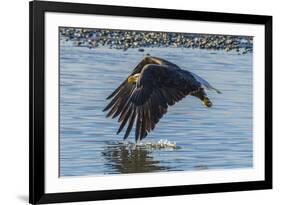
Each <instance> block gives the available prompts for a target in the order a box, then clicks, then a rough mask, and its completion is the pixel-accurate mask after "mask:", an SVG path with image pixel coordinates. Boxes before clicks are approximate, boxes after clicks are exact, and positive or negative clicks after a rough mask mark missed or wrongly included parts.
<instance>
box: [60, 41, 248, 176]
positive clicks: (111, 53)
mask: <svg viewBox="0 0 281 205" xmlns="http://www.w3.org/2000/svg"><path fill="white" fill-rule="evenodd" d="M60 42H61V45H60V176H85V175H97V174H98V175H100V174H117V173H136V172H155V171H167V170H169V171H178V170H184V171H188V170H201V169H229V168H246V167H252V165H253V161H252V160H253V141H252V53H248V54H245V55H238V54H237V53H236V52H225V51H214V50H198V49H187V48H184V49H181V48H146V49H145V52H138V51H137V49H129V50H128V51H126V52H124V51H122V50H115V49H108V48H102V47H100V48H95V49H89V48H85V47H76V46H73V43H71V42H65V41H60ZM146 53H150V54H151V55H153V56H159V57H162V58H165V59H167V60H169V61H171V62H174V63H176V64H177V65H178V66H180V67H181V68H183V69H188V70H190V71H192V72H194V73H196V74H198V75H199V76H201V77H203V78H205V79H206V80H208V81H209V82H210V83H211V84H212V85H213V86H214V87H216V88H218V89H219V90H221V91H222V94H217V93H215V92H208V96H209V98H210V99H211V101H212V102H213V107H212V108H206V107H204V106H203V105H202V103H201V102H200V101H199V100H198V99H196V98H194V97H191V96H189V97H186V98H184V99H183V100H182V101H181V102H179V103H177V104H176V105H174V106H173V107H169V110H168V113H167V114H166V115H165V116H164V117H163V118H162V119H161V120H160V122H159V123H158V124H157V126H156V128H155V130H154V131H153V132H152V133H150V134H149V136H148V137H147V138H146V139H145V141H149V142H150V141H153V142H155V141H158V140H160V139H168V140H169V141H175V142H176V143H177V146H179V148H178V149H146V148H138V149H129V148H128V146H126V145H122V144H119V143H118V141H122V137H123V135H122V134H123V133H121V135H118V136H117V135H116V134H115V133H116V131H117V129H118V127H119V124H118V123H117V121H116V119H110V118H105V113H104V112H102V110H103V108H104V107H105V106H106V104H107V103H108V102H107V101H106V100H105V98H106V97H107V96H108V95H109V94H110V93H111V92H112V91H113V90H114V89H115V88H116V87H117V86H118V85H119V84H120V82H121V81H123V80H124V78H125V77H126V76H127V75H128V74H129V73H130V72H131V70H132V69H133V67H134V66H135V65H136V64H137V63H138V62H139V61H140V60H141V59H142V58H143V56H144V54H146ZM133 135H134V132H132V133H131V137H130V138H129V140H131V141H132V142H133V141H134V137H133Z"/></svg>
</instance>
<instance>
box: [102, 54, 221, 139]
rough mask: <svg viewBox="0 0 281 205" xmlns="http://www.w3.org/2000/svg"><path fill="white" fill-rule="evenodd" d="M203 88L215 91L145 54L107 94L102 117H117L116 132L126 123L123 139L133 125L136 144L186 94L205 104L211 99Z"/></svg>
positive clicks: (173, 67)
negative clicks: (118, 123)
mask: <svg viewBox="0 0 281 205" xmlns="http://www.w3.org/2000/svg"><path fill="white" fill-rule="evenodd" d="M205 89H208V90H215V91H216V92H217V93H220V91H219V90H217V89H216V88H214V87H213V86H211V85H210V84H209V83H208V82H207V81H206V80H204V79H203V78H201V77H199V76H198V75H196V74H194V73H192V72H190V71H187V70H183V69H181V68H180V67H178V66H177V65H175V64H174V63H171V62H169V61H167V60H164V59H161V58H158V57H152V56H146V57H144V59H142V60H141V61H140V62H139V64H138V65H137V66H136V67H135V68H134V70H133V72H132V73H131V74H130V75H129V76H128V77H127V78H126V79H125V80H124V81H123V82H122V83H121V85H119V87H118V88H117V89H116V90H114V91H113V92H112V93H111V94H110V95H109V96H108V97H107V100H108V99H112V100H111V101H110V102H109V104H108V105H107V106H106V107H105V108H104V110H103V111H107V110H109V111H108V114H107V115H106V117H110V116H112V118H115V117H117V116H119V119H118V122H120V123H121V125H120V127H119V129H118V131H117V134H119V133H120V132H121V131H122V129H123V128H124V126H125V125H126V124H127V130H126V132H125V135H124V140H125V139H127V138H128V136H129V134H130V132H131V130H132V128H133V126H134V124H135V123H136V124H135V141H136V142H137V143H138V142H140V141H141V140H142V139H143V138H145V137H146V136H147V134H148V133H149V132H151V131H152V130H153V129H154V128H155V125H156V124H157V123H158V122H159V120H160V118H161V117H162V116H163V115H164V114H165V113H166V112H167V109H168V106H172V105H174V104H175V103H176V102H178V101H180V100H181V99H183V98H184V97H185V96H187V95H192V96H195V97H197V98H199V99H200V100H201V101H202V102H203V104H204V105H205V106H206V107H211V106H212V102H211V101H210V99H209V98H208V97H207V95H206V92H205Z"/></svg>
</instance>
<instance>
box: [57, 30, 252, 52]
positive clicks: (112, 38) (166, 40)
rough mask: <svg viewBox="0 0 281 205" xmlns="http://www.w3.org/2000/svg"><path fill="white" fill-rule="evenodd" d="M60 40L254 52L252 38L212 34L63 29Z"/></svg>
mask: <svg viewBox="0 0 281 205" xmlns="http://www.w3.org/2000/svg"><path fill="white" fill-rule="evenodd" d="M59 31H60V37H62V38H63V39H64V40H66V41H73V42H74V44H75V45H76V46H84V47H88V48H96V47H99V46H106V47H108V48H111V49H122V50H124V51H127V50H128V49H131V48H133V49H138V51H140V52H143V51H145V48H151V47H163V48H165V47H171V48H198V49H212V50H225V51H227V52H228V51H233V50H234V51H236V52H237V53H238V54H246V53H248V52H252V51H253V37H251V36H229V35H211V34H189V33H169V32H151V31H117V30H105V29H80V28H64V27H61V28H60V30H59Z"/></svg>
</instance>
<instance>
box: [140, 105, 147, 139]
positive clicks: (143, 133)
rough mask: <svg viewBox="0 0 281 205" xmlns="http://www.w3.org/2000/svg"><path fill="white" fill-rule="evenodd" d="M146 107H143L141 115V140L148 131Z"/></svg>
mask: <svg viewBox="0 0 281 205" xmlns="http://www.w3.org/2000/svg"><path fill="white" fill-rule="evenodd" d="M145 112H146V109H145V107H143V108H142V115H141V129H140V136H139V138H140V140H142V139H143V138H144V135H145V133H146V126H147V125H146V120H147V119H146V115H145Z"/></svg>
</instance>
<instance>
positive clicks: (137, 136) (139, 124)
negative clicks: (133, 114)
mask: <svg viewBox="0 0 281 205" xmlns="http://www.w3.org/2000/svg"><path fill="white" fill-rule="evenodd" d="M140 108H141V107H138V111H137V113H138V116H137V122H136V131H135V141H136V142H137V141H138V139H139V134H140V126H141V111H140Z"/></svg>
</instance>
